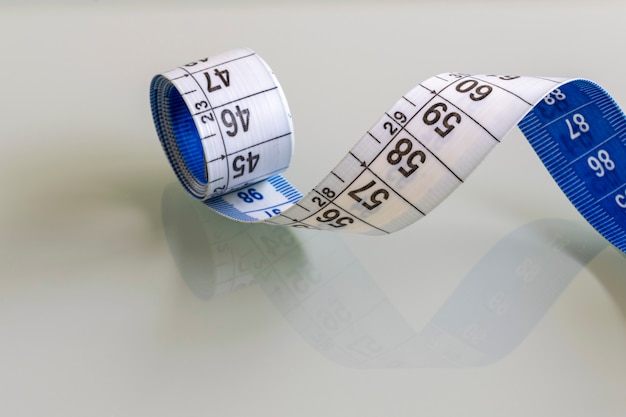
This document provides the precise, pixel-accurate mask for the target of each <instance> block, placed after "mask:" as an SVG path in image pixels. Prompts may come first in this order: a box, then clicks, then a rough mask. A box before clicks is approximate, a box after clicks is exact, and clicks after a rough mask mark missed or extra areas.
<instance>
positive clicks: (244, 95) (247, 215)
mask: <svg viewBox="0 0 626 417" xmlns="http://www.w3.org/2000/svg"><path fill="white" fill-rule="evenodd" d="M151 104H152V113H153V117H154V121H155V125H156V129H157V132H158V134H159V137H160V139H161V142H162V144H163V147H164V149H165V152H166V154H167V156H168V158H169V160H170V163H171V164H172V166H173V168H174V170H175V172H176V174H177V176H178V178H179V180H180V181H181V182H182V184H183V185H184V186H185V188H186V189H187V190H188V191H189V192H190V193H191V194H192V195H194V196H195V197H197V198H199V199H203V200H208V201H207V205H208V206H209V207H211V208H213V209H214V210H216V211H218V212H219V213H221V214H223V215H225V216H228V217H230V218H232V219H235V220H240V221H246V222H256V221H264V222H266V223H270V224H276V225H289V226H296V227H305V228H313V229H327V230H343V231H350V232H357V233H364V234H384V233H391V232H394V231H397V230H399V229H401V228H403V227H406V226H408V225H409V224H411V223H413V222H414V221H416V220H418V219H419V218H421V217H423V216H424V215H425V214H426V213H428V212H430V210H432V209H433V208H434V207H435V206H437V204H439V203H440V202H441V201H443V200H444V199H445V198H446V197H447V196H448V195H449V194H450V193H451V192H452V191H453V190H454V189H455V188H456V187H457V186H458V185H460V184H461V183H462V182H463V181H464V180H465V178H467V176H468V175H469V174H470V173H471V172H472V170H473V169H474V168H475V167H476V166H477V165H478V164H479V163H480V162H481V161H482V159H483V158H484V157H485V156H486V155H487V153H488V152H489V151H490V150H491V149H492V148H493V147H494V145H496V144H497V143H498V142H500V140H501V139H502V138H503V137H504V136H505V135H506V133H507V132H508V131H509V130H510V129H511V128H512V127H513V126H514V125H515V124H516V123H518V122H519V125H520V128H521V129H522V132H523V133H524V134H525V135H526V137H527V138H528V139H529V141H530V143H531V144H532V146H533V147H534V148H535V151H536V152H537V154H538V155H539V157H540V158H541V159H542V161H543V163H544V164H545V165H546V167H547V168H548V170H549V171H550V173H551V174H552V176H553V177H554V178H555V180H556V181H557V183H558V184H559V186H560V187H561V189H562V190H563V191H564V192H565V194H566V195H567V196H568V198H569V199H570V200H571V201H572V203H573V204H574V205H575V206H576V208H577V209H578V210H579V211H580V212H581V213H582V214H583V215H584V216H585V218H586V219H587V220H588V221H589V222H590V223H591V224H592V225H593V226H594V227H595V228H596V229H597V230H598V231H599V232H600V233H602V234H603V235H604V236H605V237H606V238H607V239H608V240H609V241H610V242H611V243H613V244H614V245H615V246H617V247H618V248H620V249H621V250H622V251H626V229H625V228H626V168H625V167H624V166H623V164H624V161H626V145H625V140H626V132H625V130H626V118H625V117H624V114H623V113H622V111H621V109H620V108H619V107H618V106H617V105H616V104H615V103H614V102H613V100H612V99H611V98H610V96H609V95H608V94H607V93H606V92H605V91H604V90H602V89H601V88H600V87H599V86H597V85H596V84H594V83H592V82H590V81H586V80H571V81H567V80H564V79H555V78H539V77H521V76H497V75H468V74H457V73H452V74H441V75H438V76H435V77H432V78H430V79H428V80H426V81H425V82H423V83H421V84H419V85H418V86H417V87H415V88H414V89H413V90H411V91H410V92H408V93H407V94H406V95H404V96H403V97H402V98H401V99H400V100H399V101H398V102H397V103H395V104H394V105H393V106H392V107H391V108H390V109H389V110H388V111H387V112H386V113H385V114H384V115H383V117H382V118H381V119H380V120H379V121H378V122H377V123H376V124H375V125H374V126H373V127H372V128H371V129H370V130H369V131H368V132H367V134H366V135H365V136H364V137H363V138H362V139H361V140H360V141H359V142H357V144H356V145H355V146H354V147H353V148H352V149H351V151H350V152H349V153H348V155H346V156H345V157H344V158H343V159H342V160H341V162H339V164H338V165H337V166H336V167H335V168H334V169H333V170H332V171H331V173H330V174H328V176H326V178H324V179H323V180H322V181H321V182H320V183H319V184H318V185H317V186H316V187H315V188H314V189H313V190H312V191H311V192H310V193H309V194H307V195H306V196H304V197H302V196H301V195H300V193H299V192H298V191H297V190H296V189H295V188H293V187H292V186H291V185H290V184H289V183H288V182H287V181H286V180H285V179H283V178H282V177H281V176H280V175H278V173H279V172H281V171H283V170H284V169H286V167H287V166H288V164H289V161H290V159H291V155H292V149H293V141H292V139H293V133H292V132H293V128H292V123H291V115H290V113H289V109H288V106H287V102H286V100H285V97H284V95H283V93H282V90H281V88H280V86H279V84H278V81H277V80H276V78H275V77H274V75H273V73H272V72H271V70H270V69H269V67H268V66H267V64H265V62H264V61H263V60H261V58H259V57H258V56H257V55H256V54H254V53H253V52H252V51H250V50H244V49H241V50H234V51H229V52H227V53H224V54H222V55H219V56H215V57H213V58H207V59H202V60H199V61H196V62H192V63H189V64H187V65H185V66H182V67H179V68H177V69H174V70H172V71H169V72H167V73H165V74H163V75H157V76H156V77H154V79H153V80H152V86H151ZM520 119H521V121H520Z"/></svg>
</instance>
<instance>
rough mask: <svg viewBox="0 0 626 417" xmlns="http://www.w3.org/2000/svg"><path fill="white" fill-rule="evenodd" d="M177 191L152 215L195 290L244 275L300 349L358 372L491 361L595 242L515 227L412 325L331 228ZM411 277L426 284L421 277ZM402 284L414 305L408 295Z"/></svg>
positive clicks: (548, 228) (575, 234) (223, 286)
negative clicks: (272, 218)
mask: <svg viewBox="0 0 626 417" xmlns="http://www.w3.org/2000/svg"><path fill="white" fill-rule="evenodd" d="M185 197H186V196H185V194H184V192H183V191H182V190H181V189H180V188H179V187H176V186H174V184H171V186H168V187H167V188H166V189H165V191H164V193H163V200H162V207H161V208H162V210H161V212H162V215H163V228H164V230H165V237H166V239H167V243H168V246H169V248H170V250H171V252H172V255H173V257H174V259H175V261H176V264H177V266H178V268H179V271H180V273H181V275H182V277H183V279H184V280H185V282H186V283H187V285H188V286H189V288H190V289H191V290H192V291H193V293H194V294H195V295H197V296H198V297H200V298H203V299H208V298H211V297H212V296H217V295H221V294H225V293H228V292H231V291H235V290H237V289H238V288H241V287H244V286H247V285H250V284H252V283H256V284H258V285H259V286H260V287H261V288H262V289H263V291H264V292H265V293H266V294H267V296H268V297H269V298H270V299H271V301H272V302H273V303H274V305H275V306H276V308H277V309H278V310H279V311H280V313H281V314H282V315H283V316H284V317H285V319H287V320H288V321H289V323H290V324H291V325H292V326H293V328H294V329H295V330H296V331H297V332H298V333H299V334H300V335H301V336H302V337H303V338H304V339H305V340H306V341H307V342H308V343H309V344H310V345H311V346H312V347H314V348H315V349H316V350H318V351H319V352H320V353H322V354H323V355H325V356H326V357H328V358H329V359H331V360H333V361H335V362H337V363H339V364H342V365H346V366H351V367H359V368H391V367H406V368H408V367H469V366H480V365H486V364H489V363H492V362H494V361H496V360H498V359H501V358H503V357H504V356H506V355H507V354H509V353H510V352H511V351H512V350H513V349H514V348H515V347H517V346H518V345H519V344H520V343H521V342H522V341H523V340H524V338H525V337H526V336H527V335H528V334H529V333H530V332H531V330H532V329H533V328H534V326H535V325H536V324H537V323H538V322H539V321H540V320H541V318H542V317H543V315H544V314H545V312H546V311H547V310H548V309H549V308H550V307H551V306H552V304H553V303H554V301H555V300H556V299H557V298H558V297H559V295H560V294H561V292H562V291H563V290H564V289H565V288H566V287H567V285H568V284H569V283H570V282H571V281H572V280H573V279H574V277H576V276H577V275H578V274H579V273H580V271H581V270H582V269H583V268H584V267H585V265H586V264H587V263H589V262H590V261H591V260H592V259H593V258H594V257H595V256H596V255H597V254H598V253H600V252H601V251H602V250H603V249H604V248H605V247H606V246H607V243H606V241H605V240H604V239H602V238H601V237H600V236H598V235H597V234H596V233H594V232H593V231H592V230H591V229H590V228H588V227H586V226H585V225H580V224H577V223H573V222H568V221H565V220H556V219H553V220H548V219H545V220H539V221H535V222H532V223H529V224H526V225H524V226H522V227H520V228H519V229H517V230H515V231H513V232H512V233H510V234H508V235H506V236H505V237H503V238H502V239H501V240H500V241H499V242H497V243H496V244H495V246H494V247H493V248H491V249H490V250H489V251H488V252H487V253H486V254H485V255H484V256H483V257H482V258H481V259H480V261H478V262H477V263H476V265H475V266H474V267H473V268H472V269H471V270H469V271H468V273H467V274H466V276H465V277H464V278H463V280H462V282H461V284H460V285H459V286H458V287H457V288H456V290H454V292H452V293H451V294H450V295H449V296H448V297H447V299H446V301H445V302H444V303H443V304H442V305H441V307H440V308H439V309H438V310H437V312H436V313H435V314H434V316H433V317H432V318H431V319H430V320H429V321H428V322H427V323H426V325H425V326H420V328H419V329H415V328H414V327H413V326H411V325H410V324H409V322H407V320H406V318H405V317H404V316H403V315H402V314H400V312H399V311H398V309H397V308H396V306H394V304H393V303H392V302H391V301H390V300H389V299H388V297H387V296H386V295H385V293H384V292H383V291H382V290H381V289H380V288H379V287H378V285H377V283H376V279H375V277H372V276H371V275H370V274H369V273H368V272H367V271H366V270H365V268H363V266H362V265H360V263H359V262H358V260H357V259H356V258H355V256H354V255H353V254H352V252H351V251H350V249H349V248H348V247H347V245H346V244H345V243H343V241H342V240H341V239H339V238H338V237H337V236H329V235H328V234H323V235H322V234H315V233H306V232H303V231H295V230H293V231H292V230H290V229H286V228H277V227H258V226H256V225H248V224H241V223H234V222H229V221H228V220H227V219H226V218H224V217H220V216H218V215H217V214H215V213H213V212H212V211H211V210H205V209H204V207H203V206H202V205H201V204H197V202H195V201H192V200H191V199H189V198H185ZM443 275H444V276H445V275H446V274H445V273H443ZM420 278H421V279H420V281H423V283H424V284H425V285H429V284H427V282H428V278H429V277H428V275H424V274H423V273H422V272H420ZM430 278H435V277H430ZM436 278H437V280H439V279H440V276H438V277H436ZM413 291H416V294H415V297H413V298H412V300H414V301H415V302H418V301H419V297H420V294H419V293H420V291H419V289H417V288H414V289H413ZM422 293H423V294H421V295H422V296H424V297H427V296H425V295H424V294H427V292H425V291H422ZM416 297H417V298H416Z"/></svg>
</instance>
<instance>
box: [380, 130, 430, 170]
mask: <svg viewBox="0 0 626 417" xmlns="http://www.w3.org/2000/svg"><path fill="white" fill-rule="evenodd" d="M412 150H413V142H411V141H410V140H409V139H407V138H403V139H400V140H399V141H398V142H396V147H395V148H394V149H392V150H391V151H390V152H389V153H388V154H387V162H389V163H390V164H391V165H398V164H399V163H400V162H402V160H403V159H404V157H405V156H407V155H408V156H407V159H406V166H407V168H408V169H407V168H405V167H403V166H401V167H400V168H398V171H399V172H400V173H401V174H402V175H404V176H405V177H407V178H408V177H409V176H410V175H411V174H413V173H414V172H415V171H417V169H418V168H419V167H420V165H421V164H423V163H424V162H426V154H425V153H424V152H422V151H421V150H416V151H414V152H411V151H412Z"/></svg>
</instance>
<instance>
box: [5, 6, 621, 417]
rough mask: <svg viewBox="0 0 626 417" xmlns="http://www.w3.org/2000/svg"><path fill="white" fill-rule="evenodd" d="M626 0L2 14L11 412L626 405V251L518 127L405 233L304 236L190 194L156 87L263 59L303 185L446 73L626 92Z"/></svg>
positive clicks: (562, 411) (325, 412) (591, 409)
mask: <svg viewBox="0 0 626 417" xmlns="http://www.w3.org/2000/svg"><path fill="white" fill-rule="evenodd" d="M625 11H626V7H625V6H624V5H623V3H621V2H600V3H594V5H593V6H592V5H585V4H584V3H572V4H566V3H565V2H554V3H548V2H544V3H510V2H509V3H503V2H500V3H497V4H496V3H491V2H484V3H481V2H465V3H448V4H445V5H444V4H440V3H434V2H433V3H429V2H424V3H421V4H406V3H398V4H389V3H385V4H382V3H381V4H378V3H376V2H368V3H366V4H364V5H360V6H357V5H351V4H340V5H330V4H325V3H324V4H318V5H306V4H285V3H284V2H277V3H267V4H264V5H256V4H254V3H253V4H248V3H240V4H231V5H229V6H225V5H221V4H215V3H210V2H209V3H204V4H195V3H187V4H182V3H180V4H178V5H174V4H171V5H166V4H163V3H160V5H159V6H158V7H157V6H150V5H148V4H141V3H138V4H137V5H134V6H132V5H123V4H109V3H107V2H105V1H100V2H91V3H87V2H85V3H84V4H82V3H81V4H78V2H74V3H69V2H68V3H67V4H59V5H57V6H54V7H52V6H47V5H45V4H44V5H36V6H32V7H21V8H17V7H15V6H11V7H9V6H2V9H1V12H0V46H1V48H0V50H2V53H3V60H2V69H0V75H2V77H3V80H4V83H3V89H2V100H0V109H1V111H2V115H3V117H2V120H3V122H2V124H0V138H1V140H2V152H0V162H1V164H2V165H1V166H2V167H3V169H2V172H3V175H2V177H1V179H0V181H1V182H2V189H3V191H4V199H3V204H1V205H0V212H1V213H2V216H1V217H0V218H1V220H0V229H1V230H2V233H1V234H0V236H1V237H0V254H1V255H0V257H1V260H2V262H0V276H1V277H2V279H1V280H0V331H1V334H2V343H0V369H2V372H1V373H0V390H1V392H2V393H3V394H2V401H0V414H2V415H7V416H9V415H11V416H42V415H46V416H51V415H52V416H57V415H58V416H87V415H88V416H104V417H131V416H158V417H161V416H174V415H188V416H201V415H209V414H210V415H219V416H247V415H267V416H276V415H293V416H349V415H359V416H379V415H383V414H384V415H393V416H414V415H432V416H458V415H471V416H500V415H506V416H529V415H551V416H552V415H568V416H589V415H599V416H622V415H624V413H625V412H626V400H625V397H624V395H623V393H624V386H625V385H626V354H625V353H624V352H626V318H625V316H626V276H625V275H626V274H625V273H624V269H625V267H626V259H625V258H624V256H622V255H621V253H619V252H618V251H617V250H615V249H614V248H612V247H609V246H607V244H606V243H605V242H604V241H603V240H602V239H601V238H599V237H598V236H597V235H595V234H594V233H593V231H591V230H590V229H589V227H588V226H586V224H585V223H584V221H583V220H582V218H581V217H580V215H578V213H577V212H576V211H575V209H574V208H573V207H571V205H570V204H569V202H568V201H567V199H566V198H565V197H564V196H563V195H562V194H561V193H560V191H559V190H558V187H557V186H556V185H555V184H554V182H552V180H551V179H550V177H549V175H548V174H547V172H546V171H545V169H544V168H543V167H542V166H541V164H540V162H539V161H538V158H537V157H536V156H535V155H534V154H533V152H532V150H531V149H530V146H529V145H528V144H527V143H526V142H525V139H524V138H523V137H522V135H521V134H520V133H519V131H517V130H515V131H514V132H512V133H511V134H510V135H509V136H508V137H507V138H506V139H505V140H504V141H503V143H502V144H500V145H499V146H498V147H497V148H496V149H495V150H494V151H493V152H492V154H491V155H489V156H488V158H487V159H486V161H485V162H484V163H483V164H482V165H481V166H480V167H479V168H478V169H477V170H476V171H475V172H474V173H473V174H472V176H471V177H470V179H469V180H468V181H467V183H466V184H465V185H463V186H462V187H460V188H459V189H458V190H457V191H456V192H455V193H454V194H453V195H452V196H451V197H450V198H449V199H448V200H446V201H445V202H444V203H443V204H442V205H441V206H440V207H438V208H437V209H436V210H434V211H433V213H431V214H429V215H428V217H427V218H425V219H422V220H420V221H419V222H418V223H416V224H415V225H413V226H411V227H409V228H408V229H405V230H403V231H400V232H398V233H396V234H393V235H391V236H385V237H364V236H350V235H336V234H335V235H332V234H326V233H305V232H298V233H296V232H291V231H287V230H283V229H276V228H270V227H265V226H254V227H251V226H250V227H249V226H242V225H238V224H234V223H225V222H223V221H222V220H221V219H217V218H216V217H215V216H213V215H212V214H210V213H208V212H203V211H202V210H199V209H202V208H203V207H202V206H198V205H197V204H194V202H193V201H190V200H189V199H186V198H185V196H184V195H182V194H181V191H180V187H179V186H178V185H177V184H175V178H174V176H173V174H172V172H171V169H170V168H169V166H168V164H167V162H166V160H165V157H164V156H163V153H162V151H161V149H160V147H159V144H158V140H157V137H156V134H155V132H154V128H153V125H152V120H151V116H150V110H149V103H148V85H149V81H150V79H151V77H152V76H153V75H154V74H156V73H159V72H162V71H164V70H167V69H169V68H171V67H172V66H175V65H178V64H180V63H182V62H186V61H189V60H192V59H195V58H198V57H201V56H204V55H207V54H215V53H218V52H221V51H224V50H228V49H232V48H234V47H239V46H245V47H250V48H252V49H254V50H256V51H257V52H258V53H259V54H260V55H261V56H262V57H263V58H264V59H265V60H267V61H268V63H269V64H270V65H271V66H272V68H273V69H274V71H275V72H276V74H277V76H278V78H279V80H280V82H281V84H282V85H283V88H284V90H285V93H286V95H287V98H288V100H289V104H290V107H291V110H292V112H293V114H294V122H295V131H296V151H295V158H294V161H293V164H292V167H291V168H290V169H289V170H288V171H287V174H286V177H287V178H288V179H289V180H290V181H292V182H293V183H294V184H295V185H296V186H297V187H298V188H299V189H301V190H303V191H306V190H307V189H309V188H310V187H312V186H313V185H315V183H316V181H317V180H318V179H319V178H321V176H322V175H324V174H325V173H326V172H327V171H328V170H329V169H331V168H332V167H333V165H334V164H335V163H336V162H337V160H338V158H339V157H341V156H342V155H343V154H344V153H345V151H347V150H348V149H349V148H350V147H351V146H352V144H353V143H354V142H355V141H356V140H357V139H358V138H360V137H361V135H362V134H363V132H364V131H365V130H366V129H367V128H368V127H369V126H370V125H371V124H372V123H373V122H374V121H375V120H376V119H377V118H378V117H379V116H380V114H381V113H382V112H383V111H385V110H386V108H387V107H388V106H389V105H390V104H392V103H393V102H394V101H395V100H396V99H397V98H398V97H399V96H400V95H401V94H403V93H404V92H406V91H408V90H409V89H410V88H412V87H413V86H414V85H415V84H417V83H418V82H420V81H422V80H424V79H426V78H428V77H429V76H431V75H433V74H436V73H440V72H442V71H465V72H497V73H521V74H529V75H551V76H564V77H569V76H582V77H585V78H590V79H592V80H594V81H596V82H598V83H599V84H601V85H602V86H603V87H604V88H606V89H607V91H609V92H610V93H611V94H612V95H613V97H614V98H615V99H616V100H617V102H618V103H620V104H622V106H624V105H626V89H625V88H624V87H623V81H622V77H623V75H622V73H623V66H624V62H623V61H624V60H623V57H622V55H621V54H620V53H619V51H620V50H621V48H622V44H621V41H622V40H623V39H624V35H625V31H624V29H623V24H622V21H621V18H622V17H623V16H624V12H625ZM550 219H552V220H550ZM555 228H556V229H555ZM559 249H566V252H568V251H569V252H568V253H565V254H564V253H563V251H562V250H559ZM492 251H496V252H492ZM498 251H499V252H498ZM550 251H554V252H550ZM490 254H491V255H490ZM494 254H495V255H494ZM507 254H508V255H507ZM594 255H595V256H594ZM537 265H540V266H541V268H537ZM537 277H540V278H541V279H537ZM236 287H241V288H239V289H237V290H235V288H236ZM442 329H443V330H442ZM454 332H457V335H459V337H458V338H454V337H448V336H446V335H449V334H452V333H454ZM407 341H408V342H407ZM383 353H384V355H383ZM383 359H385V360H383ZM357 363H360V364H361V366H363V367H367V368H369V369H355V368H353V367H351V366H355V365H356V364H357ZM485 363H486V365H485V366H480V367H477V366H475V365H476V364H485ZM452 364H455V365H456V366H457V368H454V367H451V365H452ZM347 365H350V366H347ZM365 365H367V366H365Z"/></svg>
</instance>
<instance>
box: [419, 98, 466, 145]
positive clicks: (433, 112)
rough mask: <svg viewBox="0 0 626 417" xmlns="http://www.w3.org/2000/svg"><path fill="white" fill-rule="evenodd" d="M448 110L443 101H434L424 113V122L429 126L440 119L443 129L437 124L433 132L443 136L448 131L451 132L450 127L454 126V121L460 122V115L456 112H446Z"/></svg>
mask: <svg viewBox="0 0 626 417" xmlns="http://www.w3.org/2000/svg"><path fill="white" fill-rule="evenodd" d="M447 111H448V106H447V105H446V104H445V103H435V104H433V105H432V106H430V108H429V109H428V110H426V113H424V117H423V120H424V123H426V124H427V125H429V126H432V125H434V124H435V123H437V122H439V120H440V119H441V125H442V127H443V129H441V128H440V127H439V126H437V127H435V132H436V133H437V134H438V135H439V136H441V137H442V138H445V137H446V136H447V135H448V133H450V132H452V129H454V128H455V125H454V123H457V124H458V123H460V122H461V115H460V114H458V113H456V112H450V113H446V112H447Z"/></svg>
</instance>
